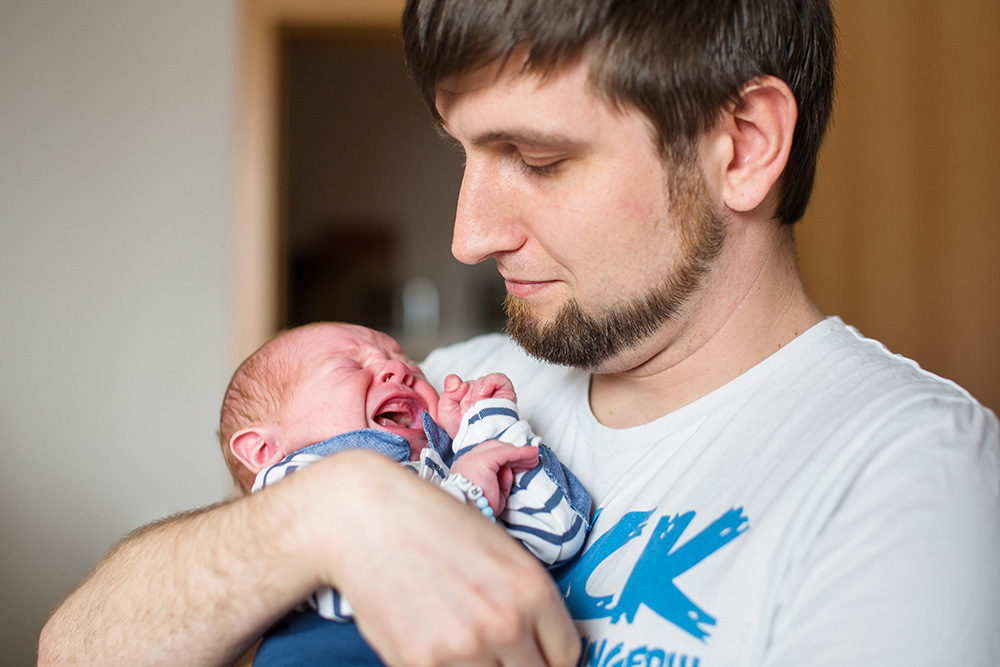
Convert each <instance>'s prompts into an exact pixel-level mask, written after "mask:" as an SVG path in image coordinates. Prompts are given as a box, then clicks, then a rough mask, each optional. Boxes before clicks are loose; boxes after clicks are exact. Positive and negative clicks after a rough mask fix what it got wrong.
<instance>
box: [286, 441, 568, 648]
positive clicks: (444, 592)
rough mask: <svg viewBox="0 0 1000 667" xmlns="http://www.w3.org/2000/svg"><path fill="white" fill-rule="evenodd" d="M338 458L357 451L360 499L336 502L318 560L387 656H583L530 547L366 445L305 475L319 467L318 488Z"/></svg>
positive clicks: (355, 488) (353, 485)
mask: <svg viewBox="0 0 1000 667" xmlns="http://www.w3.org/2000/svg"><path fill="white" fill-rule="evenodd" d="M338 457H345V460H346V459H347V458H348V457H350V459H351V460H350V463H351V467H352V474H351V476H350V481H345V482H344V483H347V484H350V489H349V490H350V493H351V495H352V497H353V502H352V503H351V511H347V512H344V511H340V512H339V513H338V514H339V517H338V518H337V519H336V523H337V526H338V530H337V531H335V532H333V533H328V535H327V537H328V539H329V540H330V542H328V543H326V544H325V545H321V546H322V547H323V548H321V549H320V550H319V552H318V553H323V552H325V553H327V554H330V557H329V558H320V559H318V561H319V562H320V566H325V567H328V568H329V570H328V574H327V575H325V577H324V578H325V579H326V580H327V581H329V583H330V584H331V585H334V586H336V587H337V588H339V589H340V591H341V592H342V593H344V595H345V596H346V597H347V599H349V600H350V601H351V604H352V606H353V607H354V612H355V620H356V622H357V623H358V626H359V629H360V630H361V632H362V634H363V635H364V636H365V637H366V639H367V640H368V641H369V642H370V644H371V645H372V647H373V648H374V649H375V650H376V652H378V653H379V655H380V656H381V657H382V658H383V660H384V661H385V662H386V663H387V664H389V665H394V666H396V667H410V666H413V667H425V666H427V665H454V664H457V665H497V664H500V665H517V666H518V667H522V666H525V665H549V666H552V667H563V666H565V667H568V666H569V665H573V664H575V662H576V659H577V656H578V654H579V637H578V635H577V633H576V629H575V628H574V626H573V624H572V621H571V620H570V618H569V615H568V613H567V612H566V609H565V606H564V605H563V602H562V596H561V594H560V592H559V590H558V588H557V587H556V585H555V583H554V582H553V581H552V579H551V577H550V576H549V575H548V573H547V572H546V571H545V570H544V569H543V568H542V566H541V565H540V564H539V563H538V562H537V561H536V560H535V558H534V557H532V556H531V554H530V553H528V551H527V550H525V549H524V548H523V547H521V546H520V545H519V544H517V543H516V542H514V541H513V540H512V539H510V538H509V537H508V536H507V535H506V533H504V532H503V531H502V530H501V529H499V528H498V527H497V526H495V525H494V524H492V523H490V522H488V521H484V520H483V519H482V517H480V516H478V515H477V514H476V513H474V512H469V511H468V508H466V507H463V506H462V505H461V504H459V503H456V502H454V500H453V499H452V498H450V497H449V496H448V495H447V494H444V493H441V492H440V491H439V490H438V489H436V488H434V487H433V486H431V485H429V484H427V483H426V482H424V481H423V480H419V479H417V478H416V477H414V476H413V475H410V474H407V473H406V472H405V471H403V470H402V469H400V468H399V467H398V466H396V465H395V464H393V463H392V462H389V461H387V460H386V459H384V458H382V457H379V456H376V455H372V454H370V453H367V452H350V453H346V454H340V455H337V456H335V457H331V458H332V459H333V460H325V461H320V462H317V463H316V464H314V465H313V466H310V467H309V468H308V469H305V470H302V471H300V472H297V473H296V475H300V474H301V475H303V477H305V476H306V475H309V474H310V473H314V475H313V479H311V480H309V482H310V484H313V483H315V484H316V487H317V488H319V487H320V485H322V484H323V483H324V479H323V477H324V476H325V471H324V469H323V468H324V467H329V468H332V467H334V466H336V465H337V463H338V462H337V461H336V459H337V458H338ZM341 463H343V461H342V462H341ZM325 464H329V465H325ZM345 490H346V489H345ZM317 501H319V498H317ZM324 561H325V562H324Z"/></svg>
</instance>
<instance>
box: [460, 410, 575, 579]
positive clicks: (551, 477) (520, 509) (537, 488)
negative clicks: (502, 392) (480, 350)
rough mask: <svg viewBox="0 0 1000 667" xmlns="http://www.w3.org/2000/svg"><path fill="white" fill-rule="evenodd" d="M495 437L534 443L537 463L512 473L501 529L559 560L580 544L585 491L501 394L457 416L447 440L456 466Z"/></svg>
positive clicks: (548, 560)
mask: <svg viewBox="0 0 1000 667" xmlns="http://www.w3.org/2000/svg"><path fill="white" fill-rule="evenodd" d="M490 440H501V441H503V442H506V443H510V444H511V445H513V446H515V447H517V446H520V447H525V446H532V447H537V449H538V465H537V466H535V467H533V468H531V469H530V470H526V471H524V472H520V473H516V474H515V475H514V480H513V483H512V485H511V487H510V493H509V494H507V496H506V499H507V502H506V507H505V509H504V511H503V514H502V516H500V517H499V518H500V520H501V521H502V522H503V524H504V526H505V527H506V529H507V532H508V533H509V534H510V535H511V537H513V538H514V539H516V540H518V541H519V542H521V543H522V544H523V545H524V546H525V547H527V548H528V550H529V551H531V553H533V554H534V555H535V556H536V557H537V558H538V559H539V560H541V561H542V562H543V563H545V564H547V565H549V566H554V565H558V564H560V563H562V562H565V561H566V560H567V559H568V558H570V557H571V556H573V554H575V553H576V552H577V551H579V549H580V548H581V547H582V546H583V542H584V539H585V537H586V533H587V530H588V528H589V524H590V496H589V494H588V493H587V490H586V489H585V488H583V485H582V484H580V481H579V480H578V479H576V477H575V476H574V475H573V473H572V472H570V471H569V470H568V469H567V468H566V467H565V466H564V465H562V463H560V461H559V460H558V459H557V458H556V456H555V454H554V453H553V452H552V450H550V449H549V448H548V447H546V446H545V445H544V444H542V443H541V438H539V437H538V436H537V435H535V434H534V433H533V432H532V431H531V426H530V425H529V424H528V422H527V421H525V420H523V419H520V417H519V415H518V411H517V405H516V404H515V403H513V402H512V401H509V400H504V399H501V398H490V399H483V400H481V401H479V402H477V403H476V404H475V406H474V407H473V408H472V409H471V410H469V411H468V412H467V413H466V414H465V415H464V416H463V418H462V424H461V427H460V428H459V431H458V435H457V436H455V440H454V442H453V443H452V449H453V451H454V453H455V464H454V465H453V469H454V466H457V465H459V464H460V463H461V461H462V459H464V458H465V457H466V456H469V455H471V454H473V453H474V452H475V450H476V449H477V443H480V442H485V441H490Z"/></svg>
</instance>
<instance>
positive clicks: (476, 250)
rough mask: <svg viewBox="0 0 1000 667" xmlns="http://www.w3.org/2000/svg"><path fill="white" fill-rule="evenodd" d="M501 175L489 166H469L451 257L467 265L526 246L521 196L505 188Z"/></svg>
mask: <svg viewBox="0 0 1000 667" xmlns="http://www.w3.org/2000/svg"><path fill="white" fill-rule="evenodd" d="M500 171H501V170H500V168H499V167H497V166H494V165H491V164H489V163H485V162H484V163H481V164H476V163H473V162H472V161H471V159H470V160H467V162H466V166H465V174H464V175H463V176H462V189H461V190H460V191H459V194H458V207H457V208H456V210H455V229H454V232H453V235H452V239H451V254H452V255H454V256H455V259H457V260H458V261H460V262H462V263H463V264H478V263H479V262H481V261H483V260H484V259H489V258H490V257H495V256H497V255H500V254H503V253H505V252H511V251H513V250H517V249H518V248H519V247H520V246H521V244H522V243H523V242H524V241H523V237H522V231H521V226H520V224H519V220H518V215H517V210H518V203H519V202H518V200H517V195H516V193H515V192H513V191H512V189H511V188H506V187H504V180H505V179H504V177H503V175H502V174H501V173H500Z"/></svg>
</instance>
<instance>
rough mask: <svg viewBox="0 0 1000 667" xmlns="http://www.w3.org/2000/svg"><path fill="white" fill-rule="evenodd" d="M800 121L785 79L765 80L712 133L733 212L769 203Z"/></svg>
mask: <svg viewBox="0 0 1000 667" xmlns="http://www.w3.org/2000/svg"><path fill="white" fill-rule="evenodd" d="M797 118H798V105H797V104H796V103H795V96H794V95H793V94H792V91H791V89H790V88H789V87H788V84H786V83H785V82H784V81H782V80H781V79H778V78H776V77H773V76H765V77H763V78H761V79H758V80H755V81H753V82H751V83H749V84H747V86H746V87H745V88H744V89H743V90H742V91H741V94H740V99H739V101H738V102H736V104H735V105H733V107H732V108H730V109H728V110H727V113H725V114H724V119H723V121H722V122H721V123H720V124H719V125H718V126H717V127H716V129H715V131H714V133H713V134H714V135H715V137H714V139H715V140H716V141H717V142H718V145H717V149H718V150H719V151H720V154H721V155H722V157H723V161H722V163H721V165H720V167H721V169H722V173H720V176H721V177H722V179H723V180H722V192H721V194H722V196H723V199H724V202H725V204H726V206H727V207H728V208H730V209H731V210H734V211H741V212H746V211H751V210H753V209H755V208H757V207H758V206H759V205H760V204H761V203H762V202H763V201H764V200H765V198H766V197H767V195H768V193H769V192H771V190H772V188H773V187H774V185H775V183H777V182H778V179H779V178H781V174H782V172H783V171H784V169H785V165H786V164H787V162H788V152H789V150H790V149H791V146H792V135H793V134H794V133H795V121H796V119H797Z"/></svg>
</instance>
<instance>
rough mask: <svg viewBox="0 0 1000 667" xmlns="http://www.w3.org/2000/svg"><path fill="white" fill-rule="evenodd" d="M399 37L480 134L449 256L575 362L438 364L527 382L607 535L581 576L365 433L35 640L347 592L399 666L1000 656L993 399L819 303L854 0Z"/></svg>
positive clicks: (153, 638) (94, 594)
mask: <svg viewBox="0 0 1000 667" xmlns="http://www.w3.org/2000/svg"><path fill="white" fill-rule="evenodd" d="M403 36H404V43H405V45H406V52H407V59H408V64H409V66H410V68H411V73H412V74H413V77H414V80H415V81H416V83H417V86H418V88H419V89H420V91H421V94H422V95H423V96H424V98H425V100H426V101H427V102H428V104H429V105H430V107H431V110H432V113H433V114H434V115H435V117H436V118H437V119H438V121H439V122H440V124H441V126H442V128H443V129H444V131H445V132H447V133H448V134H449V135H451V136H452V137H453V138H454V139H455V140H456V141H457V142H458V143H459V144H460V145H461V147H462V149H463V150H464V151H465V155H466V167H465V177H464V180H463V184H462V190H461V193H460V196H459V202H458V210H457V213H456V222H455V236H454V241H453V252H454V254H455V255H456V257H458V258H459V259H460V260H462V261H465V262H477V261H482V260H485V259H489V258H492V259H494V260H495V261H496V263H497V267H498V270H499V271H500V272H501V274H502V275H503V276H504V278H505V280H506V284H507V289H508V293H509V299H508V314H509V318H510V332H511V334H512V337H513V338H514V339H515V340H516V341H517V342H518V343H519V344H520V345H521V346H522V347H523V348H524V349H525V350H527V351H528V352H529V353H530V354H531V355H534V356H535V357H540V358H542V359H548V360H549V361H551V362H554V363H555V364H562V365H567V366H569V368H567V367H564V366H560V365H549V364H543V363H541V362H538V361H535V360H534V359H532V358H529V357H527V356H525V355H523V354H522V353H521V352H519V351H518V350H516V349H515V348H512V347H511V346H509V345H508V344H507V342H506V340H504V339H498V338H485V339H480V340H477V341H472V342H470V343H467V344H463V345H460V346H457V347H455V348H453V349H451V350H445V351H441V352H438V353H435V354H434V355H432V356H431V357H430V358H429V359H428V361H427V363H426V365H425V371H426V372H427V374H428V377H429V378H431V379H432V380H434V379H440V377H441V375H442V373H443V372H451V371H455V372H458V373H459V374H460V375H463V376H466V375H467V376H470V377H471V376H475V375H478V374H481V372H482V371H485V370H504V371H505V372H507V373H508V374H510V375H511V377H512V379H513V381H514V383H515V385H516V386H517V387H518V393H519V398H520V399H521V403H522V405H523V406H524V408H525V416H526V417H527V418H528V419H530V420H531V421H532V423H533V424H534V426H535V427H536V430H537V431H538V432H539V433H542V434H544V436H545V437H546V439H547V440H548V441H550V442H553V444H554V446H555V448H557V451H558V453H559V455H560V457H561V458H562V459H563V460H564V461H565V462H566V463H567V465H568V466H569V467H570V468H571V469H573V470H574V471H575V472H576V474H577V475H578V476H579V477H580V478H581V480H582V481H583V482H584V484H585V486H587V488H588V490H589V491H590V493H591V496H592V497H593V499H594V501H595V506H596V507H598V508H599V509H598V511H597V513H596V514H595V517H594V521H593V524H594V528H593V531H592V533H591V536H590V539H589V541H588V546H587V548H586V550H585V553H584V554H583V555H582V557H580V558H579V559H578V560H577V561H575V562H574V563H572V564H571V565H570V566H568V567H567V568H566V569H564V570H563V571H560V572H558V573H557V575H556V576H557V579H558V582H559V589H558V591H557V590H556V589H555V587H554V586H553V585H552V584H551V583H550V582H549V580H548V579H547V578H546V576H545V574H544V573H543V572H541V571H540V570H539V568H538V567H537V565H535V564H534V563H533V562H532V561H531V559H530V558H529V557H527V556H526V555H525V554H524V553H523V552H519V551H518V550H517V549H516V548H512V547H511V544H510V543H509V541H508V540H506V539H505V538H504V537H503V536H502V535H500V534H499V533H498V531H493V530H489V529H487V527H485V526H484V525H482V524H483V523H484V522H478V523H477V522H476V521H473V520H471V519H472V518H475V517H471V518H470V517H469V516H467V515H468V514H469V513H462V512H459V511H458V510H460V509H462V508H460V507H459V508H457V509H456V508H455V507H453V505H455V503H447V502H445V500H447V499H441V498H440V497H439V496H441V495H443V494H435V493H431V492H432V491H433V489H430V490H427V489H425V488H423V487H421V486H419V485H416V484H415V483H413V482H412V481H411V480H409V479H408V478H406V477H405V476H403V475H400V474H398V473H397V472H396V471H395V470H394V469H393V467H392V466H391V464H387V463H383V462H382V461H379V460H376V459H374V458H372V457H367V456H363V455H362V454H345V455H341V456H338V457H332V459H331V460H328V461H324V462H321V463H317V464H316V465H315V466H312V467H310V468H309V469H308V470H305V471H302V473H301V475H299V474H297V475H296V476H294V477H297V479H295V478H293V479H289V480H288V481H287V482H285V483H282V484H281V485H277V486H276V487H274V488H273V489H272V490H271V491H270V492H269V493H262V494H259V495H258V496H254V497H251V498H248V499H244V500H241V501H238V502H234V503H230V504H228V505H225V506H222V507H219V508H215V509H210V510H206V511H204V512H202V513H200V514H196V515H193V516H188V517H184V518H182V519H178V520H174V521H170V522H166V523H164V524H159V525H155V526H152V527H149V528H147V529H144V530H143V531H140V533H139V534H138V535H136V536H133V537H131V538H129V539H128V540H126V541H125V542H124V543H123V544H122V545H120V546H119V547H117V548H116V549H115V550H113V551H112V553H111V554H109V556H108V557H107V558H106V559H105V560H104V561H103V562H102V563H101V564H99V565H98V567H97V568H96V569H95V572H94V573H93V574H92V575H91V576H90V577H89V578H88V580H87V581H85V582H84V584H83V585H82V586H81V587H80V588H79V589H78V590H77V591H75V592H74V593H73V594H72V595H71V596H70V597H69V598H68V599H67V600H66V602H64V604H63V606H62V607H61V608H60V610H58V611H57V613H56V615H55V616H54V617H53V619H52V620H51V621H50V623H49V625H48V626H47V628H46V631H45V632H44V633H43V638H42V639H43V641H42V650H41V660H40V662H41V663H42V664H57V663H58V662H59V660H58V658H62V659H63V662H72V660H73V659H81V660H82V662H86V663H101V664H110V663H113V662H121V663H128V664H133V663H142V664H158V663H160V662H164V663H170V664H177V663H179V662H182V663H184V664H219V663H224V662H225V661H226V660H230V661H231V660H233V659H235V657H236V656H237V655H238V654H239V653H240V652H241V651H242V650H243V649H244V648H245V647H246V646H248V645H249V644H250V643H251V642H252V641H253V639H254V638H255V637H257V636H259V634H260V633H261V632H262V631H263V630H264V629H265V628H266V627H267V626H268V625H269V624H270V623H271V622H273V621H274V620H275V619H277V618H278V617H280V616H281V615H282V614H283V613H284V612H285V611H286V610H287V609H288V608H290V607H291V606H292V605H294V604H295V602H297V601H298V600H299V599H301V598H303V597H305V595H307V594H308V593H309V592H310V591H311V590H313V589H315V588H316V587H318V586H319V585H330V586H336V587H338V588H339V589H341V590H342V591H343V592H344V593H345V594H346V595H347V596H348V598H349V599H351V600H352V601H353V602H354V606H355V612H356V618H357V620H358V623H359V627H360V628H361V630H362V632H363V633H364V634H365V636H366V637H367V638H368V639H369V641H370V643H371V644H372V645H373V646H374V647H375V648H376V650H377V651H379V652H380V654H381V655H382V657H383V658H384V659H385V660H386V662H387V663H389V664H399V665H404V664H405V665H411V664H413V665H418V664H419V665H423V664H452V663H458V664H497V663H500V664H507V665H531V664H550V665H565V664H571V663H572V662H573V661H575V660H576V658H577V656H578V654H579V653H580V647H581V646H582V660H583V662H584V663H585V664H595V665H606V664H607V665H625V664H628V665H633V664H635V665H669V664H673V665H681V664H687V665H692V664H704V665H709V664H715V665H735V664H746V665H818V664H830V665H845V664H849V665H895V664H926V665H936V664H944V663H945V662H946V661H949V662H950V661H961V662H963V663H964V664H977V665H988V664H997V660H998V656H1000V643H998V642H1000V639H998V637H1000V626H998V620H997V619H1000V522H998V521H997V516H998V514H997V513H998V511H1000V492H998V485H1000V484H998V477H1000V442H998V435H997V431H998V428H997V421H996V418H995V416H994V415H992V414H991V413H989V412H988V411H987V410H985V409H984V408H982V407H981V406H979V405H978V404H977V403H976V402H975V401H974V400H973V399H971V397H969V396H968V395H967V394H966V393H965V392H964V391H962V390H961V389H960V388H958V387H956V386H955V385H953V384H951V383H947V382H945V381H942V380H940V379H938V378H935V377H933V376H931V375H929V374H927V373H924V372H923V371H921V370H919V368H917V367H916V365H915V364H912V363H911V362H908V361H906V360H904V359H900V358H897V357H893V356H892V355H890V354H888V353H887V352H886V351H885V350H884V348H882V347H881V346H879V345H878V344H876V343H874V342H873V341H869V340H867V339H864V338H862V337H861V336H860V335H859V334H857V332H855V331H853V330H851V329H849V328H847V327H845V326H844V325H843V324H842V323H841V322H840V321H839V320H836V319H827V318H824V317H823V316H822V314H821V313H820V312H819V311H818V310H817V308H816V307H815V306H814V305H813V304H812V302H811V301H810V300H809V298H808V296H807V294H806V292H805V289H804V288H803V285H802V282H801V279H800V277H799V273H798V269H797V266H796V261H795V253H794V242H793V236H792V225H793V223H795V222H796V221H797V220H798V219H799V218H800V217H801V215H802V213H803V210H804V208H805V205H806V202H807V200H808V195H809V191H810V189H811V186H812V180H813V173H814V170H815V161H816V153H817V151H818V148H819V143H820V140H821V138H822V135H823V130H824V128H825V125H826V122H827V118H828V116H829V109H830V100H831V97H832V71H833V51H834V44H833V21H832V17H831V12H830V8H829V6H828V3H827V2H825V1H821V0H768V1H767V2H764V1H763V0H742V1H741V0H718V1H715V2H706V1H704V0H700V1H698V2H694V1H690V2H681V1H674V2H652V1H650V2H612V1H611V0H579V1H578V2H572V3H570V2H538V1H537V0H509V1H506V2H472V1H470V0H411V1H410V2H409V3H408V5H407V8H406V10H405V11H404V17H403ZM347 498H350V499H351V503H352V504H351V505H350V506H351V507H360V508H364V509H363V510H359V511H355V512H344V511H340V512H338V511H336V510H337V509H341V510H342V509H344V508H346V507H347V506H348V501H347V500H345V499H347ZM430 514H434V515H435V520H434V524H435V525H438V526H440V525H444V526H445V528H444V529H442V530H441V531H440V532H434V533H433V534H430V533H429V531H428V530H427V529H426V526H427V525H428V523H427V521H426V517H427V516H428V515H430ZM441 514H445V515H446V516H447V517H448V519H447V520H446V521H441V520H440V518H439V517H440V515H441ZM336 535H350V536H352V539H350V540H347V541H344V540H340V541H338V540H336V539H335V538H334V536H336ZM345 542H346V543H345ZM403 554H405V555H403ZM403 557H405V558H406V559H407V568H405V569H406V570H407V571H408V574H407V576H405V577H404V576H399V575H397V574H396V572H397V571H398V570H402V569H403V568H394V565H393V564H394V562H395V561H396V560H397V559H399V558H403ZM414 570H416V571H417V572H418V573H419V574H418V575H417V576H414V575H413V571H414ZM246 581H252V582H254V583H253V585H252V586H242V587H241V586H240V582H246ZM147 582H151V583H147ZM147 588H148V590H152V591H154V593H152V594H147V593H146V590H147ZM244 589H246V590H244ZM159 591H162V592H159ZM563 600H565V603H566V605H567V606H568V608H569V610H570V613H571V614H572V616H573V619H574V620H575V621H576V626H575V627H576V630H574V626H573V625H571V623H570V622H569V620H568V618H567V616H566V614H565V612H564V611H563V610H562V601H563ZM577 631H578V632H579V633H580V635H582V637H583V640H584V641H583V642H582V643H581V642H579V640H578V639H577V635H576V632H577ZM178 656H182V658H179V657H178Z"/></svg>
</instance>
